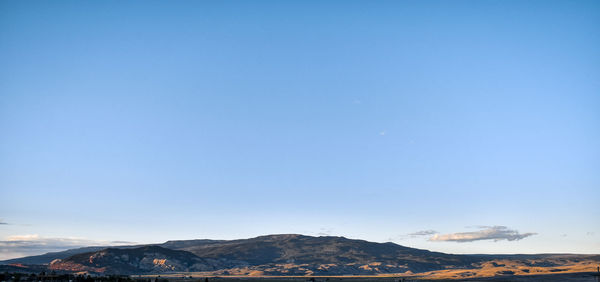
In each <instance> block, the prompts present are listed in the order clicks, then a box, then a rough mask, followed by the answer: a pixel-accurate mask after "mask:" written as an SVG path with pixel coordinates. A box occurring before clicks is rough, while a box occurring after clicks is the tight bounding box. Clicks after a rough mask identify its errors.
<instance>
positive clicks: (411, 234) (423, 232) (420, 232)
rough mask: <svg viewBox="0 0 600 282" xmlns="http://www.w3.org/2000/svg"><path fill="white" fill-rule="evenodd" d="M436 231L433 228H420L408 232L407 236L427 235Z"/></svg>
mask: <svg viewBox="0 0 600 282" xmlns="http://www.w3.org/2000/svg"><path fill="white" fill-rule="evenodd" d="M437 233H438V232H437V231H435V230H421V231H417V232H413V233H409V234H408V236H411V237H418V236H429V235H433V234H437Z"/></svg>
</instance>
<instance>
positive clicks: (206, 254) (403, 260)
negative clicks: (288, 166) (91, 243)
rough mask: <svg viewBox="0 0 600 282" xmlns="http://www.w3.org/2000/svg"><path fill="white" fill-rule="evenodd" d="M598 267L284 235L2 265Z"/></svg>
mask: <svg viewBox="0 0 600 282" xmlns="http://www.w3.org/2000/svg"><path fill="white" fill-rule="evenodd" d="M599 262H600V255H557V254H546V255H452V254H445V253H439V252H430V251H427V250H420V249H415V248H409V247H404V246H400V245H397V244H394V243H374V242H368V241H364V240H353V239H347V238H344V237H332V236H321V237H312V236H304V235H296V234H284V235H268V236H260V237H256V238H251V239H242V240H184V241H168V242H165V243H162V244H154V245H136V246H119V247H86V248H79V249H71V250H67V251H64V252H54V253H47V254H44V255H40V256H31V257H24V258H19V259H11V260H6V261H0V264H5V265H6V264H11V265H13V266H14V265H17V266H19V267H24V268H26V267H28V266H27V265H38V266H37V267H39V265H42V264H43V265H46V266H45V267H46V268H47V269H48V270H54V271H66V272H87V273H101V274H158V273H163V274H164V273H174V272H200V273H203V274H206V275H251V276H260V275H382V274H392V273H393V274H417V273H429V274H431V275H434V274H436V273H446V272H448V273H449V271H455V272H456V271H459V272H460V271H463V272H464V273H471V274H472V273H477V270H481V269H483V268H486V269H495V268H497V269H496V270H493V271H496V272H499V273H500V274H533V273H544V272H545V271H548V272H553V271H552V270H553V269H554V272H561V271H563V270H564V271H570V270H572V269H575V268H574V267H575V266H577V269H580V270H582V271H591V270H592V269H595V265H597V264H598V263H599ZM509 268H510V269H512V270H510V269H509ZM506 269H509V270H506ZM556 269H558V270H556ZM561 269H562V270H561ZM463 272H460V273H463ZM453 273H454V272H453ZM471 274H468V275H471ZM492 274H494V273H492ZM457 275H459V276H460V275H462V274H457Z"/></svg>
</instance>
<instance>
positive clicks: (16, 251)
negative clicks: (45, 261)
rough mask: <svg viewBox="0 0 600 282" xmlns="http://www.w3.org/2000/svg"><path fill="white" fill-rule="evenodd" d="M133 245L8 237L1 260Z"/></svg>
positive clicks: (1, 249)
mask: <svg viewBox="0 0 600 282" xmlns="http://www.w3.org/2000/svg"><path fill="white" fill-rule="evenodd" d="M123 244H132V242H124V241H96V240H88V239H84V238H45V237H41V236H39V235H37V234H32V235H15V236H8V237H6V239H5V240H3V241H0V260H6V259H11V258H18V257H25V256H32V255H41V254H45V253H48V252H58V251H64V250H68V249H73V248H80V247H87V246H111V245H123Z"/></svg>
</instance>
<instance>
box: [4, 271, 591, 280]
mask: <svg viewBox="0 0 600 282" xmlns="http://www.w3.org/2000/svg"><path fill="white" fill-rule="evenodd" d="M598 277H599V276H598V274H597V273H590V272H586V273H571V274H548V275H530V276H510V277H490V278H477V279H460V280H456V279H433V280H432V279H422V278H417V277H193V276H192V277H190V276H187V277H161V276H158V275H157V276H155V277H140V276H117V275H110V276H91V275H73V274H55V273H52V274H46V273H39V274H24V273H8V272H5V273H0V281H6V282H25V281H27V282H40V281H44V282H259V281H265V282H368V281H372V282H425V281H437V282H443V281H448V282H450V281H452V282H456V281H465V282H467V281H469V282H477V281H482V282H483V281H492V282H493V281H496V282H501V281H514V282H536V281H540V282H541V281H546V282H558V281H574V282H597V281H599V280H598Z"/></svg>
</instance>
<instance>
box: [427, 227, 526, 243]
mask: <svg viewBox="0 0 600 282" xmlns="http://www.w3.org/2000/svg"><path fill="white" fill-rule="evenodd" d="M481 227H482V228H484V229H482V230H479V231H473V232H459V233H450V234H435V235H433V236H431V238H429V241H450V242H473V241H480V240H494V241H500V240H507V241H518V240H521V239H524V238H527V237H529V236H532V235H536V234H537V233H519V232H518V231H517V230H513V229H508V227H506V226H481Z"/></svg>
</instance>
